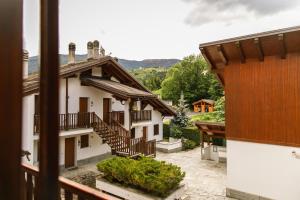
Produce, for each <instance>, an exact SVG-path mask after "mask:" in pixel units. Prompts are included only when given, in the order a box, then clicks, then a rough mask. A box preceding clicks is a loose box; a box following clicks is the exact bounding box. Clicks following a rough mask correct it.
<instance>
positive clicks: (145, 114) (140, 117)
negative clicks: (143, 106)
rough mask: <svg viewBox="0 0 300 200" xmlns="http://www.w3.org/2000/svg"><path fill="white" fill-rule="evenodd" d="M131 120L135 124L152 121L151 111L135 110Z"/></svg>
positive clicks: (132, 112) (131, 113)
mask: <svg viewBox="0 0 300 200" xmlns="http://www.w3.org/2000/svg"><path fill="white" fill-rule="evenodd" d="M130 115H131V120H132V122H134V123H137V122H142V121H151V120H152V111H151V110H133V111H131V112H130Z"/></svg>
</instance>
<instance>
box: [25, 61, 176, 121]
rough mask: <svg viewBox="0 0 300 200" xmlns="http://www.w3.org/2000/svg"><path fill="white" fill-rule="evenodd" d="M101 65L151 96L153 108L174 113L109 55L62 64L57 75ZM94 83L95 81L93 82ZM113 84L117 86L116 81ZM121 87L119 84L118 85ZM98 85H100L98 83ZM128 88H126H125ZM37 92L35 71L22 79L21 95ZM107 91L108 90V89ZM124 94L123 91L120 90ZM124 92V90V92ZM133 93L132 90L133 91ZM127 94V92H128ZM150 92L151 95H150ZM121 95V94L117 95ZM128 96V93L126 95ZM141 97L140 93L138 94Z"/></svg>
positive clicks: (123, 82)
mask: <svg viewBox="0 0 300 200" xmlns="http://www.w3.org/2000/svg"><path fill="white" fill-rule="evenodd" d="M97 66H101V67H102V71H103V72H109V73H110V74H111V75H112V76H114V77H115V78H116V79H118V80H120V82H121V84H122V85H123V86H122V87H123V89H124V85H127V86H128V85H130V88H133V89H134V88H135V89H137V90H138V91H139V92H138V91H135V92H136V94H140V95H141V94H142V93H141V91H143V92H144V95H145V96H144V97H148V98H149V97H152V98H149V99H148V100H147V102H148V103H149V104H151V105H152V106H153V107H154V108H155V109H157V110H158V111H160V112H161V113H162V114H164V115H176V113H175V111H174V110H173V109H172V108H171V107H169V106H168V105H166V104H165V103H163V102H162V101H161V100H160V99H158V98H157V97H156V96H155V95H153V94H152V93H151V91H149V90H148V89H147V88H145V87H144V86H143V85H142V84H140V83H139V82H138V81H137V80H136V79H135V78H134V77H133V76H132V75H131V74H129V73H128V72H127V71H126V70H125V68H123V67H122V66H121V65H120V64H119V63H118V62H117V61H116V59H114V58H112V57H110V56H104V57H100V58H98V59H89V60H85V61H80V62H76V63H74V64H66V65H62V66H61V67H60V70H59V76H60V77H61V78H64V77H69V76H72V75H74V74H76V73H80V72H84V71H87V70H89V69H92V68H93V67H97ZM94 84H95V85H96V82H95V83H94ZM113 84H115V85H114V86H111V87H117V86H116V83H113ZM100 85H102V87H103V88H104V85H106V86H108V82H105V83H104V82H101V84H100ZM118 86H119V88H121V85H118ZM98 87H100V86H99V85H98ZM127 89H128V88H127ZM114 91H115V92H116V91H118V92H119V93H120V91H121V90H117V89H115V90H114ZM128 91H131V92H133V90H132V89H128ZM36 92H39V73H35V74H32V75H30V76H29V77H28V78H26V79H24V80H23V96H27V95H30V94H33V93H36ZM108 92H109V91H108ZM122 92H123V94H124V91H122ZM125 93H126V92H125ZM133 93H134V92H133ZM133 93H132V94H133ZM128 94H129V93H128ZM150 94H151V95H150ZM119 96H122V95H119ZM128 96H130V95H128ZM140 97H142V95H141V96H140Z"/></svg>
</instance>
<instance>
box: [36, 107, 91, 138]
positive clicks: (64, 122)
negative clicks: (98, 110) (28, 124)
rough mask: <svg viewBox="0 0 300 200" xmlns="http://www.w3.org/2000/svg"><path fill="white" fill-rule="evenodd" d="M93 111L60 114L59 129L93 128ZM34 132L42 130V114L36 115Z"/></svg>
mask: <svg viewBox="0 0 300 200" xmlns="http://www.w3.org/2000/svg"><path fill="white" fill-rule="evenodd" d="M92 119H93V113H90V112H87V113H69V114H59V130H61V131H62V130H69V129H77V128H92V125H93V124H92ZM33 121H34V128H33V131H34V133H35V134H36V133H39V132H40V115H34V120H33Z"/></svg>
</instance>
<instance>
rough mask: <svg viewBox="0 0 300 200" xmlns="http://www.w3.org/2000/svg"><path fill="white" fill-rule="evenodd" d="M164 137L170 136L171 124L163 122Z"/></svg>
mask: <svg viewBox="0 0 300 200" xmlns="http://www.w3.org/2000/svg"><path fill="white" fill-rule="evenodd" d="M163 137H164V138H169V137H170V124H166V123H164V124H163Z"/></svg>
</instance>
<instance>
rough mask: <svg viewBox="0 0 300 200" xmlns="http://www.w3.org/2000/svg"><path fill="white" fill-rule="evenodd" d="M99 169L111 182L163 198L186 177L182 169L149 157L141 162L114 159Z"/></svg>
mask: <svg viewBox="0 0 300 200" xmlns="http://www.w3.org/2000/svg"><path fill="white" fill-rule="evenodd" d="M97 168H98V170H99V171H101V172H103V174H104V178H105V179H106V180H108V181H110V182H118V183H121V184H123V185H129V186H132V187H135V188H137V189H141V190H144V191H146V192H148V193H152V194H155V195H158V196H161V197H165V196H167V195H168V194H169V193H170V192H171V191H172V190H173V189H175V188H176V187H178V186H179V183H180V181H182V180H183V178H184V176H185V173H184V172H182V171H181V169H180V167H178V166H176V165H172V164H167V163H165V162H164V161H157V160H154V159H153V158H147V157H141V158H140V159H139V160H133V159H130V158H123V157H114V158H111V159H107V160H104V161H101V162H100V163H98V164H97Z"/></svg>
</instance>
